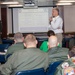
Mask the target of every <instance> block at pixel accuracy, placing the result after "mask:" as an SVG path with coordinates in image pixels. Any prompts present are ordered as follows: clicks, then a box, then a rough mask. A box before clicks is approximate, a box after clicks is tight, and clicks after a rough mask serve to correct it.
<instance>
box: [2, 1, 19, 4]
mask: <svg viewBox="0 0 75 75" xmlns="http://www.w3.org/2000/svg"><path fill="white" fill-rule="evenodd" d="M1 4H19V2H15V1H13V2H2V3H1Z"/></svg>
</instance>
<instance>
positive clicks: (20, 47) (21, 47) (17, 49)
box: [5, 42, 24, 58]
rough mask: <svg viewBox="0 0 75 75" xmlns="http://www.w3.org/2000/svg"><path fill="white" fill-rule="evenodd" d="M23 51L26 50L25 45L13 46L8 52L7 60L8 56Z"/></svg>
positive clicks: (20, 43) (17, 44)
mask: <svg viewBox="0 0 75 75" xmlns="http://www.w3.org/2000/svg"><path fill="white" fill-rule="evenodd" d="M22 49H24V45H23V43H22V42H19V43H16V44H13V45H11V46H10V47H9V48H8V50H7V53H6V55H5V58H6V57H7V55H9V54H13V53H14V52H16V51H19V50H22Z"/></svg>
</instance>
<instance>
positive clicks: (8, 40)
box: [2, 39, 14, 45]
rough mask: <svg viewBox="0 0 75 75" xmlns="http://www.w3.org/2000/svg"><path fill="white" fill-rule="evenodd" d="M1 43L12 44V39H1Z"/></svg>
mask: <svg viewBox="0 0 75 75" xmlns="http://www.w3.org/2000/svg"><path fill="white" fill-rule="evenodd" d="M2 43H3V44H10V45H12V44H13V43H14V40H11V39H2Z"/></svg>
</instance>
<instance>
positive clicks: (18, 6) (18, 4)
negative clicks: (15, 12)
mask: <svg viewBox="0 0 75 75" xmlns="http://www.w3.org/2000/svg"><path fill="white" fill-rule="evenodd" d="M7 6H8V7H23V5H20V4H18V5H7Z"/></svg>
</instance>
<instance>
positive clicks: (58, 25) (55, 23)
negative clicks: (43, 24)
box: [49, 7, 63, 46]
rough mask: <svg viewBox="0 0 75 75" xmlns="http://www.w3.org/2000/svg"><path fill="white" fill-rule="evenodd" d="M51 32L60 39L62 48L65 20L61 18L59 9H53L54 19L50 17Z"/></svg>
mask: <svg viewBox="0 0 75 75" xmlns="http://www.w3.org/2000/svg"><path fill="white" fill-rule="evenodd" d="M49 20H50V26H49V27H50V30H53V31H54V32H55V34H56V36H57V38H58V39H59V41H58V42H59V43H60V44H61V46H62V33H63V29H62V27H63V20H62V18H61V17H60V16H59V9H58V8H57V7H55V8H53V9H52V17H50V19H49Z"/></svg>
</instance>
